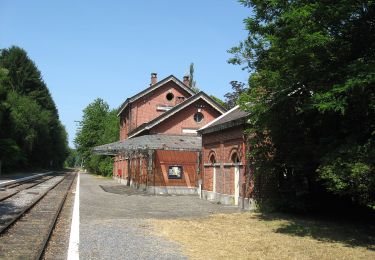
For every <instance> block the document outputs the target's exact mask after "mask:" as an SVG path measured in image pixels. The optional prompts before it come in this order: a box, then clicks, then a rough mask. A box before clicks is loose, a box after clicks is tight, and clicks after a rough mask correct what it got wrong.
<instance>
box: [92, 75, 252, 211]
mask: <svg viewBox="0 0 375 260" xmlns="http://www.w3.org/2000/svg"><path fill="white" fill-rule="evenodd" d="M246 116H247V113H246V112H244V111H241V109H240V108H239V107H238V106H237V107H235V108H233V109H231V110H229V111H226V109H225V108H223V107H222V106H221V105H220V104H218V103H217V102H216V101H215V100H213V99H212V98H211V97H210V96H209V95H207V94H206V93H204V92H202V91H201V92H199V93H195V92H194V91H193V90H192V89H190V88H189V77H188V76H185V77H184V78H183V81H180V80H179V79H178V78H176V77H175V76H173V75H171V76H168V77H166V78H164V79H162V80H160V81H158V79H157V74H156V73H152V74H151V84H150V86H149V87H147V88H145V89H144V90H143V91H141V92H139V93H138V94H136V95H134V96H132V97H130V98H128V99H126V100H125V102H124V103H123V104H122V105H121V107H120V109H119V111H118V117H119V119H120V140H119V141H118V142H115V143H110V144H106V145H101V146H97V147H95V148H94V149H93V151H94V152H95V153H99V154H106V155H112V156H114V158H115V159H114V166H113V177H114V178H115V179H116V180H118V181H119V182H120V183H123V184H124V185H129V186H133V187H136V188H139V189H143V190H147V191H148V192H151V193H154V194H197V195H199V196H201V198H205V199H208V200H212V201H217V202H220V203H223V204H234V205H239V206H241V207H243V208H248V207H249V199H248V197H249V192H248V191H249V190H250V186H251V183H250V182H249V177H248V175H249V174H248V171H247V168H246V159H245V158H246V156H245V155H246V146H245V136H244V133H243V130H244V126H245V119H246Z"/></svg>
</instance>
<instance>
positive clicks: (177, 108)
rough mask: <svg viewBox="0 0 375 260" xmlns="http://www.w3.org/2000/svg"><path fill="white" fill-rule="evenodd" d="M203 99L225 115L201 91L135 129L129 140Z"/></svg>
mask: <svg viewBox="0 0 375 260" xmlns="http://www.w3.org/2000/svg"><path fill="white" fill-rule="evenodd" d="M199 99H203V100H205V101H206V102H207V103H208V104H210V105H211V106H212V107H213V108H215V109H216V110H217V111H219V112H220V113H222V114H223V113H225V111H226V109H225V108H224V107H222V106H221V105H220V104H219V103H217V102H216V101H215V100H213V99H212V98H211V97H210V96H208V95H207V94H206V93H204V92H203V91H201V92H199V93H197V94H195V95H194V96H192V97H190V98H188V99H186V100H185V101H184V102H181V103H180V104H178V105H176V106H174V107H173V108H172V109H170V110H168V111H167V112H165V113H163V114H161V115H160V116H158V117H156V118H154V119H153V120H151V121H149V122H147V123H144V124H142V125H140V126H139V127H137V128H135V129H134V130H132V131H131V132H130V133H129V138H132V137H134V136H137V135H139V134H141V133H142V132H144V131H147V130H149V129H151V128H152V127H154V126H156V125H158V124H160V123H161V122H164V121H165V120H166V119H168V118H169V117H171V116H172V115H174V114H176V113H177V112H179V111H181V110H182V109H184V108H185V107H187V106H189V105H190V104H192V103H194V102H195V101H197V100H199Z"/></svg>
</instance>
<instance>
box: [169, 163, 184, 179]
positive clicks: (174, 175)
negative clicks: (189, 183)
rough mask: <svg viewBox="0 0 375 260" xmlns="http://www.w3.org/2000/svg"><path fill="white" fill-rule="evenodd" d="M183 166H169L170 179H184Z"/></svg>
mask: <svg viewBox="0 0 375 260" xmlns="http://www.w3.org/2000/svg"><path fill="white" fill-rule="evenodd" d="M182 173H183V171H182V166H179V165H172V166H169V170H168V179H182Z"/></svg>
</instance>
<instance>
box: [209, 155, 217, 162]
mask: <svg viewBox="0 0 375 260" xmlns="http://www.w3.org/2000/svg"><path fill="white" fill-rule="evenodd" d="M210 163H211V164H215V163H216V158H215V154H214V153H212V154H211V155H210Z"/></svg>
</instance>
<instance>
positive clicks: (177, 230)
mask: <svg viewBox="0 0 375 260" xmlns="http://www.w3.org/2000/svg"><path fill="white" fill-rule="evenodd" d="M150 222H151V224H152V226H153V231H152V232H153V233H154V234H156V235H159V236H163V237H165V238H167V239H169V240H171V241H174V242H176V243H178V244H180V245H181V247H182V250H183V252H184V253H185V254H186V255H187V256H189V257H190V258H191V259H375V236H374V233H372V232H373V231H374V227H363V226H355V225H350V224H347V223H346V224H343V223H341V224H340V223H332V222H325V221H317V220H311V219H303V218H297V217H290V216H286V215H267V216H265V215H262V214H255V213H236V214H217V215H212V216H210V217H207V218H200V219H176V220H150Z"/></svg>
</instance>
